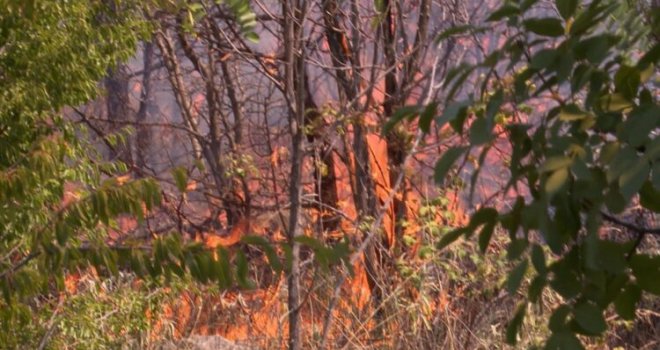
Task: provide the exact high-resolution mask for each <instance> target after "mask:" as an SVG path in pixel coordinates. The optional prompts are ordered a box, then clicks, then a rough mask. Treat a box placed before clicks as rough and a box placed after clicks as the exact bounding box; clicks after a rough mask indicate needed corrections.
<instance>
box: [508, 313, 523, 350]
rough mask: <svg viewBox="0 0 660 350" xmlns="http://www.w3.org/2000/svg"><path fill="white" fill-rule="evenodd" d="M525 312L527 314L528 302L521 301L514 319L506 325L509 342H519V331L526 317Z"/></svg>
mask: <svg viewBox="0 0 660 350" xmlns="http://www.w3.org/2000/svg"><path fill="white" fill-rule="evenodd" d="M525 314H527V303H521V304H520V305H518V309H517V310H516V314H515V316H513V319H512V320H511V321H510V322H509V324H508V325H507V326H506V342H507V344H510V345H515V344H516V343H517V342H518V333H519V332H520V327H521V326H522V324H523V320H524V319H525Z"/></svg>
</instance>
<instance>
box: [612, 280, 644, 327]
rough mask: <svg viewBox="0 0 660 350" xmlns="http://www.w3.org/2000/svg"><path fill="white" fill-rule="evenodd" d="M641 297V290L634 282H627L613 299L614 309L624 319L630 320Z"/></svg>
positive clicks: (633, 316)
mask: <svg viewBox="0 0 660 350" xmlns="http://www.w3.org/2000/svg"><path fill="white" fill-rule="evenodd" d="M641 298H642V290H641V289H640V288H639V287H638V286H636V285H634V284H628V285H627V286H626V287H625V288H624V289H623V291H622V292H621V293H620V294H619V295H618V296H617V298H616V299H615V300H614V309H615V310H616V313H617V314H619V316H621V318H623V319H624V320H632V319H634V318H635V310H636V309H637V302H639V300H640V299H641Z"/></svg>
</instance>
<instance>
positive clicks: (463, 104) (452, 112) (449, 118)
mask: <svg viewBox="0 0 660 350" xmlns="http://www.w3.org/2000/svg"><path fill="white" fill-rule="evenodd" d="M471 104H472V101H470V100H464V101H460V102H454V103H452V104H450V105H449V106H447V107H446V108H445V110H444V111H443V112H442V115H441V116H440V117H439V118H438V119H437V120H436V121H435V123H436V125H437V126H438V128H442V127H443V126H444V125H445V124H446V123H449V122H453V121H454V120H457V118H459V117H462V118H459V119H463V120H464V119H465V117H466V116H467V109H468V107H469V106H470V105H471ZM461 123H462V122H461Z"/></svg>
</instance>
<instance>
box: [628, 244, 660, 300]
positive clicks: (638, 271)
mask: <svg viewBox="0 0 660 350" xmlns="http://www.w3.org/2000/svg"><path fill="white" fill-rule="evenodd" d="M630 267H631V268H632V271H633V275H635V279H636V280H637V285H638V286H639V287H641V288H642V289H643V290H645V291H646V292H649V293H652V294H655V295H660V278H658V276H660V256H650V255H647V254H635V255H633V257H632V258H631V259H630Z"/></svg>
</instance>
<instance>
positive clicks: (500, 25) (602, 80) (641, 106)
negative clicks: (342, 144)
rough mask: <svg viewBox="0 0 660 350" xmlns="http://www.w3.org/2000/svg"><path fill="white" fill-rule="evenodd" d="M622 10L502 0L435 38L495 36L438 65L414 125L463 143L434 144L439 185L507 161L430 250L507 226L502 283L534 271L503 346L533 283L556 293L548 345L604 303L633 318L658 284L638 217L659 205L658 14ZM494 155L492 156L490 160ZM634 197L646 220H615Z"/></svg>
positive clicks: (513, 284)
mask: <svg viewBox="0 0 660 350" xmlns="http://www.w3.org/2000/svg"><path fill="white" fill-rule="evenodd" d="M627 6H629V5H626V4H619V3H618V2H614V1H606V0H596V1H589V2H586V1H584V2H583V1H572V0H556V1H555V2H554V7H553V8H552V9H551V10H550V11H547V10H545V11H544V10H543V8H542V7H541V5H540V2H539V1H534V0H532V1H505V2H504V3H503V4H502V5H501V7H499V8H498V9H497V10H495V11H493V12H492V13H491V14H490V16H489V18H488V21H487V24H485V25H484V26H479V27H477V26H467V25H466V26H457V27H453V28H451V29H449V30H447V31H445V32H443V33H442V34H441V35H440V36H439V38H438V40H447V39H448V38H451V37H461V36H462V37H469V38H477V37H479V35H481V34H482V33H507V35H506V37H505V40H503V42H502V44H501V45H499V47H497V48H496V49H494V50H492V51H490V52H484V55H483V59H482V60H480V61H479V62H476V63H475V64H468V63H463V64H461V65H458V66H455V67H454V68H453V69H452V70H451V72H450V73H448V74H447V78H446V79H445V83H444V88H445V89H446V90H445V91H447V94H446V96H447V97H446V100H445V101H443V103H442V104H444V111H443V112H442V113H441V115H440V116H439V117H437V118H434V116H433V114H432V113H422V114H421V116H419V123H420V125H421V124H424V123H430V122H431V121H432V120H435V123H436V124H437V125H438V127H443V126H444V127H447V128H449V127H450V128H451V130H452V131H453V132H454V133H456V134H458V135H459V136H461V137H462V138H463V139H464V140H465V143H464V144H456V145H453V146H451V147H449V148H447V149H446V150H445V151H444V152H443V153H442V155H441V157H440V159H439V160H438V162H437V163H436V166H435V179H436V180H437V181H438V183H440V184H442V183H443V182H444V181H445V178H446V177H447V175H448V174H450V173H452V169H453V168H454V165H455V164H456V163H458V164H462V165H461V167H463V166H465V164H466V163H468V164H469V163H470V162H461V159H466V160H470V159H471V160H473V161H474V162H475V167H474V168H473V170H472V171H473V174H472V175H471V181H470V185H469V186H470V187H469V190H470V198H472V197H471V196H472V193H474V188H475V186H476V184H478V181H479V179H480V172H481V171H482V169H484V167H486V166H488V167H492V166H498V165H497V164H499V166H501V167H502V168H504V169H506V171H507V177H506V178H505V179H504V180H505V181H504V184H503V186H502V188H501V190H500V191H499V192H495V193H494V194H493V195H492V196H491V197H490V198H488V199H486V201H485V203H484V205H482V206H481V207H480V208H478V210H476V211H475V212H474V213H473V214H472V215H471V219H470V222H469V224H467V225H466V226H464V227H462V228H460V229H457V230H454V231H452V232H450V233H448V234H447V235H446V236H445V237H444V238H443V239H442V241H441V242H440V247H445V246H447V245H449V244H451V243H452V242H454V241H456V240H457V239H459V238H461V237H464V236H465V237H466V238H470V237H472V236H473V235H474V234H477V235H478V241H479V245H480V248H481V250H482V251H483V252H486V251H487V250H488V247H489V242H490V241H491V237H492V236H493V234H496V232H500V231H504V232H507V233H508V235H509V238H510V243H509V245H508V257H509V259H510V261H511V262H512V263H513V266H514V267H513V269H512V270H511V271H510V273H509V275H508V280H507V284H506V286H507V290H508V291H509V292H510V293H516V292H517V291H518V290H519V289H520V287H521V282H522V281H523V277H524V276H525V275H526V274H528V273H532V276H533V278H532V281H531V283H530V284H529V285H528V286H527V298H526V301H524V302H523V303H521V304H520V305H519V307H518V308H517V310H516V311H515V315H514V317H513V319H512V320H511V322H510V324H509V328H508V330H507V337H506V338H507V341H508V342H509V343H512V344H515V342H516V338H517V334H518V332H519V331H520V328H521V325H522V324H523V320H524V318H525V314H526V313H527V311H528V309H529V305H530V303H535V302H539V300H540V298H541V295H542V293H543V292H544V290H546V289H550V290H552V291H553V292H556V293H558V294H559V295H560V296H561V297H562V300H563V302H562V303H561V305H560V306H558V307H557V308H556V309H555V310H553V312H552V315H551V316H550V318H549V323H548V326H549V328H550V330H551V332H552V334H551V336H550V338H549V339H548V340H547V343H546V347H547V348H550V349H568V348H582V345H581V342H580V340H579V338H578V337H577V336H576V335H578V334H581V335H587V336H597V335H600V334H603V332H604V331H605V330H606V329H607V323H606V321H605V318H604V316H603V313H604V312H605V311H606V310H608V309H609V308H610V306H611V305H614V309H615V310H616V312H617V314H618V315H619V316H620V317H622V318H624V319H632V318H634V317H635V308H636V304H637V303H638V301H639V300H640V298H641V297H642V295H643V294H644V293H649V294H654V295H659V294H660V283H659V282H658V281H660V256H658V255H657V252H655V253H654V252H653V251H648V250H645V249H644V242H645V241H646V240H657V239H658V235H660V229H659V228H657V227H652V226H650V225H651V224H650V223H649V220H648V218H649V217H651V218H652V217H653V215H657V213H658V211H659V210H660V206H659V204H660V202H658V199H659V198H660V138H659V137H658V127H660V106H659V105H658V101H657V92H658V90H657V87H658V85H657V76H656V72H657V71H656V65H657V63H658V60H659V59H660V45H658V42H657V40H649V33H653V34H655V33H658V29H659V28H660V27H659V25H660V22H659V17H658V9H657V8H654V9H653V10H652V11H649V13H650V14H651V15H650V16H648V22H647V23H644V20H645V19H644V18H639V17H638V16H637V15H636V13H637V11H634V10H630V8H628V7H627ZM539 14H541V15H539ZM471 79H477V82H476V83H475V84H478V85H472V84H469V83H467V82H470V83H472V82H474V81H473V80H471ZM468 86H480V87H481V88H480V89H479V90H476V91H470V90H468V89H467V87H468ZM531 106H536V108H537V110H535V109H534V108H532V107H531ZM539 107H544V108H539ZM421 112H422V110H420V109H412V112H410V113H408V114H405V115H403V116H409V117H415V114H414V113H421ZM403 116H399V117H403ZM493 154H497V155H496V156H495V158H498V159H502V160H503V161H502V162H500V163H493V162H492V158H493ZM512 193H513V195H512ZM495 198H497V199H499V200H500V202H499V203H497V202H494V201H493V199H495ZM634 203H639V204H640V205H641V207H642V208H643V212H642V214H641V215H642V216H643V217H646V218H647V220H642V221H641V223H639V222H636V223H633V222H631V221H630V220H629V219H627V218H626V217H624V215H623V214H624V212H625V210H626V209H627V208H630V207H631V205H632V204H634ZM644 215H645V216H644ZM614 227H616V228H619V229H623V230H624V231H621V230H614V229H613V228H614ZM626 231H627V233H626ZM529 271H531V272H529Z"/></svg>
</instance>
